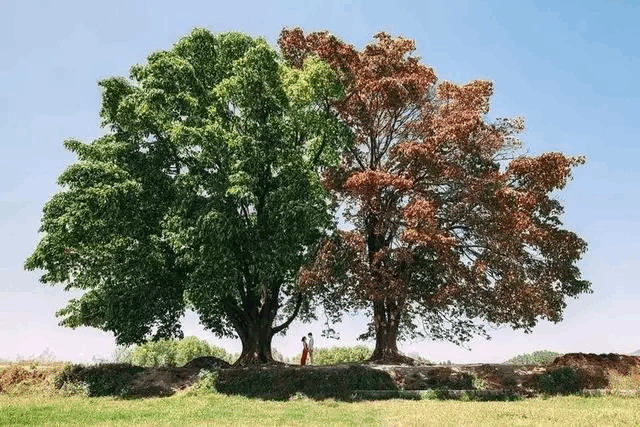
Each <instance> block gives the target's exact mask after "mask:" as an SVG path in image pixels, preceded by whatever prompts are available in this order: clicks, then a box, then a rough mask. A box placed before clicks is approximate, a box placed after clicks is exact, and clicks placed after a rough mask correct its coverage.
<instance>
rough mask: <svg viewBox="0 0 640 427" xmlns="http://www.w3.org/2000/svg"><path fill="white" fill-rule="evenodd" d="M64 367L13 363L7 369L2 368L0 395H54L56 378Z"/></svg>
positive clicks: (59, 365) (0, 370)
mask: <svg viewBox="0 0 640 427" xmlns="http://www.w3.org/2000/svg"><path fill="white" fill-rule="evenodd" d="M64 367H65V365H64V364H62V363H57V364H49V365H39V364H34V363H29V364H26V363H25V364H21V363H12V364H11V365H9V366H7V367H6V368H0V393H10V394H23V393H52V392H53V391H54V390H55V388H54V382H55V377H56V376H57V375H58V374H59V372H61V371H62V370H63V369H64Z"/></svg>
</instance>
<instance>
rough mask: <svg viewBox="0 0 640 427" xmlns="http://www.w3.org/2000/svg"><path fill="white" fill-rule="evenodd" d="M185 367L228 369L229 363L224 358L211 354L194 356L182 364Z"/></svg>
mask: <svg viewBox="0 0 640 427" xmlns="http://www.w3.org/2000/svg"><path fill="white" fill-rule="evenodd" d="M183 367H184V368H187V369H228V368H230V367H231V364H230V363H229V362H227V361H226V360H222V359H218V358H217V357H213V356H202V357H196V358H195V359H193V360H191V361H190V362H188V363H187V364H186V365H184V366H183Z"/></svg>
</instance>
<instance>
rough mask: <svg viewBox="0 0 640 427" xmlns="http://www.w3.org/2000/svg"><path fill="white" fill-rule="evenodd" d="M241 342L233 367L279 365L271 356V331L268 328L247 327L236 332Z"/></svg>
mask: <svg viewBox="0 0 640 427" xmlns="http://www.w3.org/2000/svg"><path fill="white" fill-rule="evenodd" d="M238 335H239V336H240V340H241V341H242V353H241V354H240V357H239V358H238V360H236V362H235V363H234V364H233V366H252V365H270V364H279V363H280V362H277V361H276V360H274V359H273V356H272V355H271V339H272V338H273V335H274V333H273V331H272V328H271V327H270V326H267V327H264V326H257V327H249V328H246V330H243V331H238Z"/></svg>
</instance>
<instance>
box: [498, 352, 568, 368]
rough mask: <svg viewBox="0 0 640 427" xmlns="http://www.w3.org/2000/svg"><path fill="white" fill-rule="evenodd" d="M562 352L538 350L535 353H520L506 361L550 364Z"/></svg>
mask: <svg viewBox="0 0 640 427" xmlns="http://www.w3.org/2000/svg"><path fill="white" fill-rule="evenodd" d="M560 356H562V353H557V352H555V351H549V350H538V351H534V352H533V353H525V354H519V355H517V356H514V357H512V358H511V359H509V360H507V361H506V362H504V363H505V364H506V365H549V364H551V363H552V362H553V361H554V360H555V358H556V357H560Z"/></svg>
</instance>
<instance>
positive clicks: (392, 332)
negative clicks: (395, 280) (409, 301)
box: [368, 300, 414, 365]
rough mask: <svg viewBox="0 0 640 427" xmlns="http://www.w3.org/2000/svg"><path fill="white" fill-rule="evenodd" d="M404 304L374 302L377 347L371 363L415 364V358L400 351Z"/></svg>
mask: <svg viewBox="0 0 640 427" xmlns="http://www.w3.org/2000/svg"><path fill="white" fill-rule="evenodd" d="M401 310H402V305H401V304H397V302H396V301H391V300H384V301H378V302H374V304H373V321H374V325H375V329H376V347H375V349H374V350H373V354H372V355H371V357H370V358H369V360H368V362H369V363H375V364H379V365H413V362H414V361H413V359H412V358H410V357H407V356H405V355H403V354H401V353H400V352H399V351H398V344H397V340H398V327H399V326H400V313H401Z"/></svg>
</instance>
